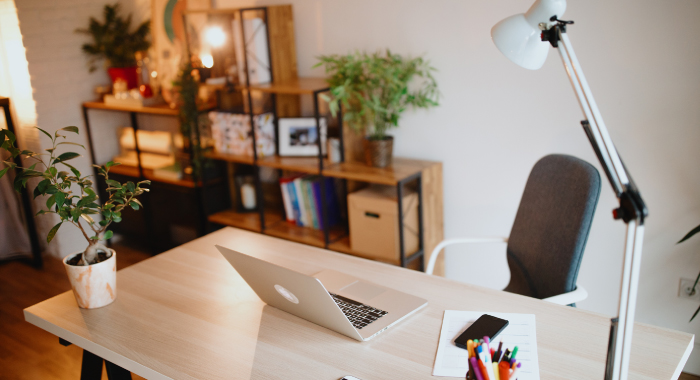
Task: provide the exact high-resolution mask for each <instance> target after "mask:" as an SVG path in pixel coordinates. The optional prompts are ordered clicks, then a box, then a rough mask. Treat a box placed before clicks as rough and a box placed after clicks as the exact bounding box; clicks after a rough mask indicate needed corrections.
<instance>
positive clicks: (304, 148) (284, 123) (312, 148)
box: [278, 117, 328, 157]
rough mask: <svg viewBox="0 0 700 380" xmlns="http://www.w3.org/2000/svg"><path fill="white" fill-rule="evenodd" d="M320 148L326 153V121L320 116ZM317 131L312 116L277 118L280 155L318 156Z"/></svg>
mask: <svg viewBox="0 0 700 380" xmlns="http://www.w3.org/2000/svg"><path fill="white" fill-rule="evenodd" d="M319 122H320V127H321V136H320V137H321V149H322V152H323V153H322V154H324V155H325V154H326V136H327V130H328V128H327V122H326V119H325V118H320V119H319ZM318 138H319V136H318V131H317V129H316V119H315V118H313V117H303V118H288V119H280V120H279V152H278V153H279V155H280V156H300V157H304V156H305V157H309V156H318Z"/></svg>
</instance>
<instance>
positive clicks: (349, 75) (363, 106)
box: [314, 49, 439, 140]
mask: <svg viewBox="0 0 700 380" xmlns="http://www.w3.org/2000/svg"><path fill="white" fill-rule="evenodd" d="M318 60H319V63H318V64H316V65H315V66H314V67H318V66H323V67H324V68H325V70H326V74H328V75H329V78H328V84H329V85H330V89H331V90H330V92H331V96H330V97H326V100H328V101H329V104H330V111H331V113H332V114H333V115H334V116H335V115H337V113H338V111H339V109H340V106H341V105H342V107H343V120H344V121H346V122H347V123H348V125H350V127H351V128H353V129H354V130H355V131H357V132H359V133H361V134H364V135H366V136H368V138H369V139H373V140H384V139H386V138H387V137H386V136H387V135H386V133H387V131H388V130H389V129H391V128H394V127H398V125H399V118H400V117H401V114H402V113H404V112H405V111H406V110H408V109H409V108H411V107H413V108H430V107H433V106H437V105H438V98H439V92H438V87H437V82H436V81H435V78H433V75H432V73H433V71H435V69H434V68H433V67H431V66H430V63H429V62H428V61H426V60H424V59H423V58H422V57H416V58H405V57H402V56H401V55H398V54H393V53H391V51H389V50H388V49H387V50H386V52H385V53H380V52H376V53H372V54H368V53H364V52H363V53H360V52H355V53H352V54H347V55H335V54H334V55H325V56H320V57H318Z"/></svg>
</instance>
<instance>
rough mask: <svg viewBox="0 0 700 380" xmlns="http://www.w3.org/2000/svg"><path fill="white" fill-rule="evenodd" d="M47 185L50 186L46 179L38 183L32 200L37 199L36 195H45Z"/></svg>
mask: <svg viewBox="0 0 700 380" xmlns="http://www.w3.org/2000/svg"><path fill="white" fill-rule="evenodd" d="M49 185H51V181H50V180H48V179H45V180H42V181H41V182H39V184H38V185H36V187H35V188H34V198H36V197H37V194H38V195H43V194H46V189H47V188H48V187H49Z"/></svg>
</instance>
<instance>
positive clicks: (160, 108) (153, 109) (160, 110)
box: [83, 102, 215, 116]
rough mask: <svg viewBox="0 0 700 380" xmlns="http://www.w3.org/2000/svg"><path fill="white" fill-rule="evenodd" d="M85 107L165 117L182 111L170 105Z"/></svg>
mask: <svg viewBox="0 0 700 380" xmlns="http://www.w3.org/2000/svg"><path fill="white" fill-rule="evenodd" d="M83 107H85V108H91V109H99V110H107V111H122V112H136V113H145V114H151V115H165V116H177V115H178V113H179V112H180V110H178V109H177V108H170V105H168V104H159V105H156V106H142V107H138V106H137V107H132V106H122V105H114V104H105V102H85V103H83ZM214 107H215V104H211V103H208V104H200V105H199V106H198V107H197V108H198V109H199V110H200V111H206V110H210V109H212V108H214Z"/></svg>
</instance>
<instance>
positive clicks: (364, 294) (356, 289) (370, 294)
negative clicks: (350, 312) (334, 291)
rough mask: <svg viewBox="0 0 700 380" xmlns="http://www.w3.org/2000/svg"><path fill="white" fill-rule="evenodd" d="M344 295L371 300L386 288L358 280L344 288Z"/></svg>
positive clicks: (360, 299) (359, 299)
mask: <svg viewBox="0 0 700 380" xmlns="http://www.w3.org/2000/svg"><path fill="white" fill-rule="evenodd" d="M340 290H341V291H342V292H343V295H344V296H347V297H349V298H352V299H356V300H358V301H363V300H370V299H372V298H374V297H376V296H378V295H380V294H382V293H384V292H385V291H386V288H383V287H380V286H375V285H372V284H370V283H367V282H363V281H357V282H354V283H352V284H350V285H348V286H346V287H344V288H342V289H340Z"/></svg>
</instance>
